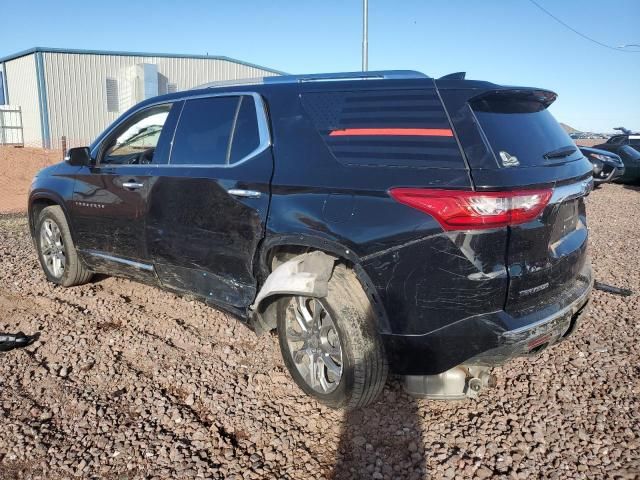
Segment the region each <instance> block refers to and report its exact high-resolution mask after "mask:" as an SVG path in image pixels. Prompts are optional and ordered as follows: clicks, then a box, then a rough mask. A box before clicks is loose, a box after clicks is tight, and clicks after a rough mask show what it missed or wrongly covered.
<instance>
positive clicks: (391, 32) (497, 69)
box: [0, 0, 640, 131]
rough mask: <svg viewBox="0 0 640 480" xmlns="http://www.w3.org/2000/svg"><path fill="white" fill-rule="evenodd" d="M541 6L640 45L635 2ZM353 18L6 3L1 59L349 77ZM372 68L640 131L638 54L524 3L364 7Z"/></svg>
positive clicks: (599, 127)
mask: <svg viewBox="0 0 640 480" xmlns="http://www.w3.org/2000/svg"><path fill="white" fill-rule="evenodd" d="M538 2H539V3H540V4H541V5H543V6H544V7H545V8H547V9H548V10H550V11H551V12H552V13H553V14H555V15H556V16H558V17H560V18H561V19H562V20H564V21H565V22H566V23H568V24H570V25H572V26H574V28H577V29H578V30H580V31H582V32H584V33H586V34H588V35H590V36H592V37H594V38H595V39H597V40H599V41H601V42H604V43H607V44H610V45H620V44H623V43H636V44H638V43H640V29H639V28H638V26H639V25H640V2H639V1H637V0H618V1H616V2H615V3H610V2H605V1H594V0H563V1H561V2H558V1H556V2H554V1H552V0H538ZM361 8H362V2H361V0H344V1H339V0H317V1H314V2H311V1H302V0H299V1H278V0H275V1H262V2H258V1H245V0H233V1H213V0H209V1H205V0H202V1H200V0H197V1H189V0H185V1H183V2H180V3H178V2H175V1H163V0H155V1H154V2H136V1H134V0H129V1H121V0H109V1H102V2H87V1H86V0H68V1H65V0H58V1H56V2H51V1H29V0H23V1H21V2H7V3H6V5H5V6H3V7H2V26H1V28H0V57H2V56H5V55H8V54H11V53H14V52H17V51H20V50H24V49H27V48H30V47H34V46H47V47H70V48H89V49H108V50H134V51H149V52H171V53H194V54H204V53H207V52H208V53H209V54H211V55H227V56H230V57H235V58H238V59H241V60H245V61H249V62H253V63H257V64H261V65H265V66H269V67H273V68H276V69H279V70H284V71H287V72H290V73H310V72H323V71H350V70H358V69H359V68H360V62H361V59H360V51H361V12H362V10H361ZM611 12H613V13H611ZM638 50H640V49H638ZM369 68H370V69H372V70H373V69H416V70H420V71H423V72H424V73H426V74H428V75H431V76H436V77H437V76H440V75H444V74H446V73H450V72H455V71H461V70H462V71H466V72H468V75H467V76H468V78H475V79H483V80H490V81H493V82H496V83H504V84H515V85H531V86H540V87H545V88H549V89H552V90H554V91H556V92H557V93H558V94H559V98H558V100H557V101H556V103H555V104H554V105H553V106H552V112H553V113H554V115H555V116H556V118H557V119H558V120H559V121H562V122H565V123H567V124H569V125H571V126H574V127H575V128H578V129H580V130H594V131H611V128H612V127H617V126H619V125H623V126H626V127H628V128H632V129H635V130H640V53H623V52H616V51H613V50H608V49H606V48H603V47H600V46H597V45H595V44H593V43H590V42H588V41H586V40H584V39H583V38H581V37H579V36H577V35H576V34H575V33H573V32H571V31H569V30H567V29H566V28H564V27H562V26H561V25H559V24H557V23H556V22H555V21H554V20H552V19H551V18H550V17H548V16H546V15H545V14H544V13H543V12H541V11H540V10H538V9H537V8H536V7H535V6H534V5H533V4H531V3H530V2H529V1H528V0H502V1H500V0H482V1H481V0H448V1H432V0H423V1H417V0H414V1H410V0H405V1H391V0H369Z"/></svg>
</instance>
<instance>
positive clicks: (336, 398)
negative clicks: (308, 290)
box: [277, 264, 388, 409]
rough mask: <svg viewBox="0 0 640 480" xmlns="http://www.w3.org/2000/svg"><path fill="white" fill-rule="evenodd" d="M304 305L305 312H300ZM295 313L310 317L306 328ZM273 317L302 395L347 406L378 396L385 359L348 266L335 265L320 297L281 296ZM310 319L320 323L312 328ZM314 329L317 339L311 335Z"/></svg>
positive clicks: (365, 301)
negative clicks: (327, 285)
mask: <svg viewBox="0 0 640 480" xmlns="http://www.w3.org/2000/svg"><path fill="white" fill-rule="evenodd" d="M313 305H315V306H313ZM305 310H306V312H307V313H306V316H305V315H303V314H301V312H302V311H305ZM316 311H319V312H320V313H319V314H317V315H316V314H315V312H316ZM296 313H297V314H298V316H297V317H296ZM316 316H317V317H318V319H316ZM299 318H303V319H304V318H309V319H310V321H309V324H306V325H307V327H309V328H308V330H305V331H303V328H304V327H300V328H299V329H298V330H296V327H297V326H298V325H300V320H299ZM277 322H278V338H279V342H280V350H281V352H282V357H283V359H284V363H285V365H286V366H287V368H288V370H289V373H290V374H291V376H292V377H293V379H294V381H295V382H296V384H297V385H298V386H299V387H300V389H301V390H303V391H304V392H305V393H306V394H308V395H310V396H312V397H314V398H315V399H316V400H318V401H319V402H321V403H323V404H325V405H327V406H329V407H332V408H346V409H354V408H360V407H364V406H366V405H368V404H370V403H372V402H373V401H375V400H376V398H377V397H378V395H380V393H381V392H382V389H383V388H384V384H385V382H386V379H387V371H388V365H387V359H386V356H385V353H384V348H383V345H382V340H381V338H380V335H379V334H378V332H377V331H376V328H375V322H374V317H373V310H372V307H371V304H370V302H369V299H368V297H367V295H366V293H365V292H364V290H363V288H362V286H361V285H360V282H359V281H358V278H357V277H356V275H355V273H354V272H353V270H351V269H349V268H347V267H346V266H345V265H342V264H339V265H337V266H336V267H335V269H334V271H333V275H332V277H331V279H330V281H329V292H328V295H327V296H326V297H324V298H320V299H313V298H311V297H300V296H287V297H283V298H282V299H280V300H279V301H278V319H277ZM314 322H317V323H318V324H319V325H320V327H319V328H315V329H314V328H313V327H311V325H312V324H313V323H314ZM314 331H315V332H317V335H316V340H312V339H311V338H312V337H313V333H312V332H314ZM305 335H306V337H305ZM303 337H304V338H306V339H305V340H302V338H303ZM292 339H293V340H292ZM301 352H302V353H301ZM327 352H332V353H331V355H329V353H327ZM312 359H315V360H312ZM312 363H314V365H316V366H315V367H314V368H313V369H312V368H310V367H309V366H310V365H311V364H312ZM336 367H338V368H336ZM338 372H339V375H338Z"/></svg>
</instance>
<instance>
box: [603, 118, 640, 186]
mask: <svg viewBox="0 0 640 480" xmlns="http://www.w3.org/2000/svg"><path fill="white" fill-rule="evenodd" d="M615 130H620V131H621V132H622V133H620V134H618V135H614V136H612V137H610V138H609V139H608V140H607V141H606V142H605V143H601V144H599V145H594V146H593V148H597V149H600V150H606V151H608V152H611V153H615V154H616V155H618V156H619V157H620V159H621V160H622V163H624V169H625V173H624V175H623V176H622V177H620V178H619V180H620V181H622V182H637V181H640V133H637V132H636V133H634V132H631V131H630V130H628V129H626V128H623V127H618V128H616V129H615Z"/></svg>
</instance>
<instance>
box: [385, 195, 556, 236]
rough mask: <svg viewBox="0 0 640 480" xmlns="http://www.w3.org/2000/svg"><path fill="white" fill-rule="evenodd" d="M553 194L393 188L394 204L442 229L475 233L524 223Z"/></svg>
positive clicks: (534, 216) (539, 210) (542, 207)
mask: <svg viewBox="0 0 640 480" xmlns="http://www.w3.org/2000/svg"><path fill="white" fill-rule="evenodd" d="M552 193H553V191H552V190H551V189H545V190H511V191H507V192H470V191H461V190H431V189H423V188H393V189H391V190H390V191H389V194H390V195H391V196H392V197H393V198H394V199H395V200H397V201H398V202H400V203H403V204H405V205H408V206H409V207H413V208H416V209H418V210H420V211H422V212H425V213H428V214H429V215H431V216H433V217H434V218H435V219H436V220H437V221H438V222H440V225H442V228H444V229H445V230H479V229H487V228H498V227H505V226H508V225H517V224H519V223H525V222H528V221H530V220H533V219H534V218H536V217H537V216H538V215H540V213H541V212H542V210H543V209H544V207H545V206H546V205H547V203H549V199H551V195H552Z"/></svg>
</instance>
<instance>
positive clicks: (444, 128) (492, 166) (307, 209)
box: [29, 71, 592, 408]
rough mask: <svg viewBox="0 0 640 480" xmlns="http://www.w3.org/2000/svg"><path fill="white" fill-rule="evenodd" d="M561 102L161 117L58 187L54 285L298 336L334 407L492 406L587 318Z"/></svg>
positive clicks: (415, 92) (436, 85)
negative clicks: (149, 288)
mask: <svg viewBox="0 0 640 480" xmlns="http://www.w3.org/2000/svg"><path fill="white" fill-rule="evenodd" d="M555 98H556V95H555V94H554V93H552V92H550V91H547V90H541V89H535V88H522V87H504V86H499V85H495V84H492V83H488V82H481V81H471V80H464V79H463V78H462V76H460V75H453V76H449V77H443V78H442V79H438V80H435V79H433V78H429V77H427V76H425V75H423V74H421V73H418V72H411V71H385V72H368V73H353V74H349V73H345V74H335V75H307V76H284V77H277V78H265V79H262V80H258V81H255V82H253V83H244V84H237V85H222V86H221V85H209V86H204V87H202V88H198V89H196V90H191V91H188V92H180V93H174V94H169V95H164V96H161V97H156V98H152V99H149V100H146V101H144V102H142V103H140V104H139V105H137V106H135V107H134V108H132V109H131V110H129V111H128V112H126V113H125V114H123V115H122V116H121V117H120V118H119V119H118V120H117V121H116V122H115V123H114V124H113V125H112V126H110V127H109V128H108V129H107V130H106V131H105V132H104V133H103V134H101V135H100V136H99V137H98V138H97V140H96V141H95V142H94V143H93V144H92V145H91V146H90V147H87V148H76V149H72V150H70V151H69V154H68V156H67V158H66V161H65V162H63V163H60V164H58V165H54V166H52V167H49V168H46V169H44V170H42V171H41V172H40V173H39V174H38V176H37V177H36V178H35V179H34V181H33V185H32V189H31V193H30V197H29V221H30V227H31V232H32V235H33V238H34V241H35V244H36V246H37V251H38V254H39V258H40V262H41V264H42V267H43V269H44V272H45V274H46V276H47V278H48V279H49V280H50V281H52V282H54V283H57V284H60V285H64V286H72V285H77V284H80V283H83V282H87V281H89V279H90V277H91V274H92V273H93V272H100V273H107V274H113V275H121V276H125V277H129V278H132V279H135V280H139V281H141V282H145V283H148V284H153V285H158V286H161V287H163V288H166V289H169V290H171V291H174V292H182V293H189V294H191V295H195V296H197V297H199V298H201V299H202V300H204V301H206V302H210V303H211V304H213V305H216V306H218V307H220V308H223V309H225V310H227V311H229V312H232V313H234V314H236V315H237V316H238V317H240V318H241V319H243V320H244V321H245V322H247V323H248V324H249V325H250V326H251V327H252V328H253V329H255V330H256V331H257V332H259V333H260V332H267V331H270V330H274V329H277V332H278V337H279V341H280V347H281V350H282V354H283V357H284V361H285V364H286V365H287V367H288V369H289V371H290V373H291V375H292V377H293V378H294V380H295V381H296V382H297V384H298V385H299V386H300V387H301V388H302V389H303V390H304V391H305V392H307V393H308V394H310V395H312V396H314V397H316V398H317V399H319V400H320V401H322V402H324V403H326V404H328V405H331V406H334V407H348V408H350V407H358V406H362V405H366V404H367V403H369V402H371V401H373V400H374V399H375V398H376V396H377V395H378V394H379V393H380V391H381V389H382V387H383V385H384V382H385V379H386V376H387V372H388V370H389V369H390V370H391V371H392V372H394V373H397V374H400V375H404V376H405V378H407V379H408V380H407V385H408V389H409V390H410V391H413V392H414V393H422V394H425V395H428V396H432V397H436V398H456V397H461V396H471V395H473V394H474V393H475V392H477V391H478V390H479V389H480V388H481V387H482V386H483V385H485V384H487V383H489V382H490V375H487V370H488V368H489V367H491V366H493V365H496V364H500V363H502V362H504V361H506V360H508V359H509V358H512V357H515V356H520V355H526V354H531V353H536V352H539V351H540V350H542V349H544V348H545V347H547V346H549V345H552V344H554V343H556V342H558V341H559V340H561V339H562V338H564V337H566V336H567V335H568V334H569V333H570V332H571V331H573V329H574V328H575V325H576V323H577V321H578V318H579V316H580V314H581V313H582V312H583V311H584V307H585V305H586V304H587V301H588V298H589V295H590V291H591V286H592V280H591V270H590V265H589V261H588V258H587V227H586V218H585V205H584V201H583V199H584V197H585V196H586V195H587V194H588V193H589V191H590V190H591V188H592V178H591V170H592V167H591V164H590V163H589V162H588V161H587V160H586V159H585V158H584V157H583V156H582V154H581V153H580V151H579V150H578V149H577V148H576V147H575V144H574V143H573V141H572V140H571V139H570V138H569V137H568V135H567V134H566V133H565V132H564V131H563V129H562V128H561V127H560V126H559V125H558V123H557V122H556V121H555V120H554V118H553V117H552V116H551V114H550V113H549V112H548V110H547V107H548V106H549V105H550V104H551V103H552V102H553V101H554V100H555Z"/></svg>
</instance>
